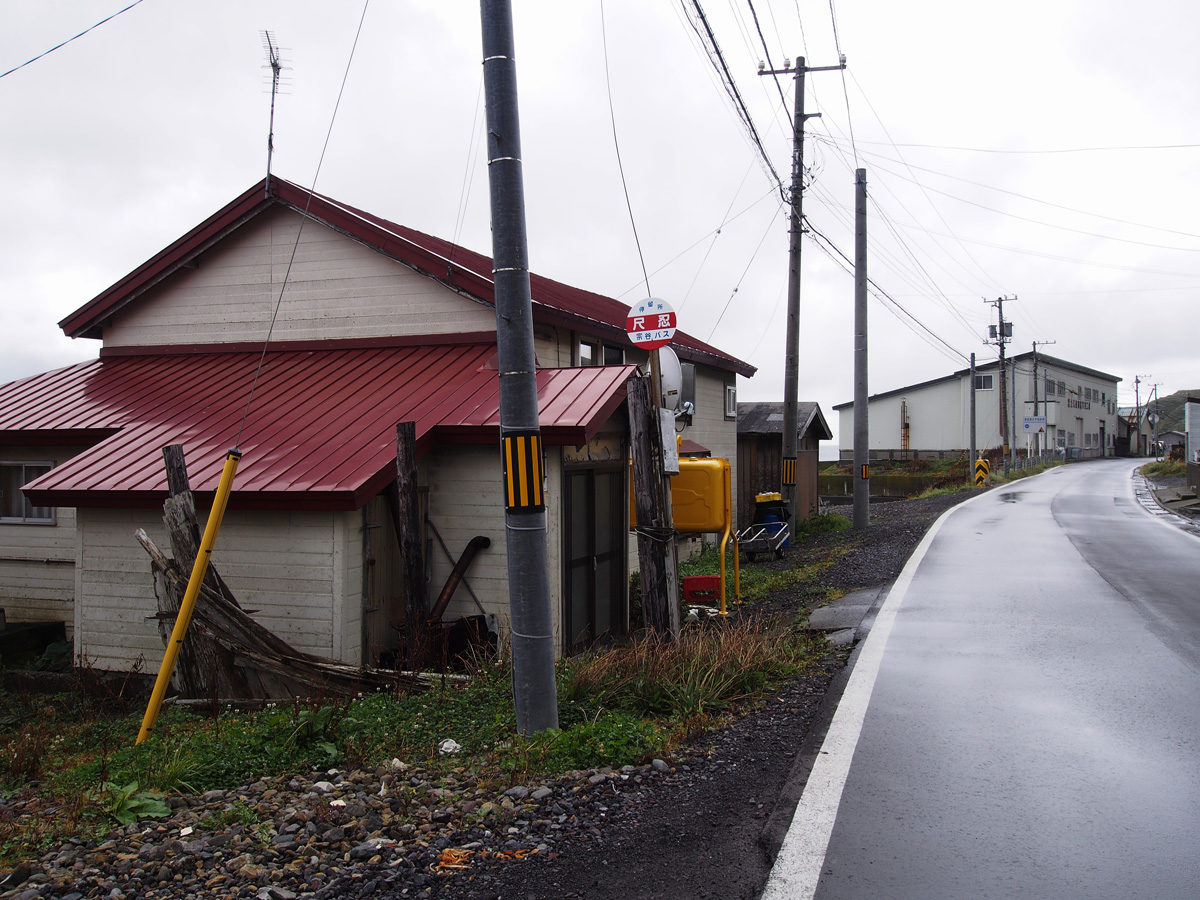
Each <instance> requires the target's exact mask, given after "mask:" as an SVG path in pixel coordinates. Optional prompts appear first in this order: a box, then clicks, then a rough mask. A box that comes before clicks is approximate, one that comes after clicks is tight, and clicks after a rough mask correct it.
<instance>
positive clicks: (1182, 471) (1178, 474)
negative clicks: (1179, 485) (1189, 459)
mask: <svg viewBox="0 0 1200 900" xmlns="http://www.w3.org/2000/svg"><path fill="white" fill-rule="evenodd" d="M1140 471H1141V473H1142V474H1143V475H1146V476H1148V477H1153V476H1158V477H1159V478H1185V477H1187V463H1186V462H1184V461H1183V460H1182V459H1163V460H1159V461H1158V462H1149V463H1146V464H1145V465H1144V466H1142V468H1141V470H1140Z"/></svg>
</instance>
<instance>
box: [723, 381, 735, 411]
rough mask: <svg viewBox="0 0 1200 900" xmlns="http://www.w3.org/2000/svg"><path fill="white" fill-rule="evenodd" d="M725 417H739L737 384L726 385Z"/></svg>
mask: <svg viewBox="0 0 1200 900" xmlns="http://www.w3.org/2000/svg"><path fill="white" fill-rule="evenodd" d="M725 418H727V419H736V418H737V385H733V384H727V385H725Z"/></svg>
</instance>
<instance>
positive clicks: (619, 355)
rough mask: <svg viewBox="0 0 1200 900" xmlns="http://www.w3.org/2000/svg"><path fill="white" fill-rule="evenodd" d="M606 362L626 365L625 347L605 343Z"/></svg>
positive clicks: (606, 363)
mask: <svg viewBox="0 0 1200 900" xmlns="http://www.w3.org/2000/svg"><path fill="white" fill-rule="evenodd" d="M604 364H605V365H606V366H623V365H625V348H624V347H612V346H609V345H608V344H605V345H604Z"/></svg>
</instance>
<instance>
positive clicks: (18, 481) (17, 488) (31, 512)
mask: <svg viewBox="0 0 1200 900" xmlns="http://www.w3.org/2000/svg"><path fill="white" fill-rule="evenodd" d="M50 467H51V463H48V462H3V463H0V522H43V523H49V524H51V525H53V524H54V507H52V506H34V505H33V504H32V503H30V502H29V500H28V498H27V497H26V496H25V494H24V493H22V492H21V486H22V485H25V484H28V483H29V482H31V481H33V480H34V479H35V478H37V477H38V476H40V475H45V474H46V473H47V472H49V471H50Z"/></svg>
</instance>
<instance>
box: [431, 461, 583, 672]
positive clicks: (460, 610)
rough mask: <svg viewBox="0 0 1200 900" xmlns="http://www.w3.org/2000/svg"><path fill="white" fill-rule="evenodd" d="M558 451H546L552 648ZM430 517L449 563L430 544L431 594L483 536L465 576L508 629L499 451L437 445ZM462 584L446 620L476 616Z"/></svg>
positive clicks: (558, 591) (558, 583) (557, 601)
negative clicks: (488, 543)
mask: <svg viewBox="0 0 1200 900" xmlns="http://www.w3.org/2000/svg"><path fill="white" fill-rule="evenodd" d="M561 457H562V453H561V451H560V450H559V449H558V448H557V447H547V448H546V509H547V516H546V521H547V533H546V568H547V571H548V572H549V581H550V608H551V614H552V622H553V628H554V636H555V641H554V647H555V653H558V652H559V650H560V648H561V646H562V640H561V634H560V631H561V628H562V625H561V622H562V615H561V613H562V531H561V528H562V524H561V521H560V519H561V510H562V459H561ZM427 459H428V468H427V470H426V471H427V478H428V485H429V519H430V521H431V522H432V523H433V524H434V526H436V528H437V530H438V531H439V532H440V533H441V535H442V539H443V540H445V542H446V546H447V547H448V548H449V549H450V553H451V554H452V555H453V556H454V559H449V558H447V556H446V554H445V553H444V552H443V551H442V549H441V547H440V546H439V545H438V542H437V540H436V538H434V539H433V542H432V545H431V546H432V550H431V555H432V566H431V570H432V573H433V575H432V579H431V582H430V594H431V595H432V596H434V597H436V596H437V594H438V593H439V592H440V591H441V589H442V585H443V584H445V582H446V578H447V576H449V574H450V572H451V570H452V569H453V568H454V563H455V562H456V561H457V559H458V555H459V554H460V553H462V551H463V549H464V548H465V547H466V546H467V544H468V542H470V540H471V538H473V537H475V535H478V534H482V535H486V536H487V537H488V538H490V539H491V542H492V545H491V547H489V548H488V549H487V550H482V551H480V552H479V554H478V555H476V557H475V561H474V562H473V563H472V565H471V568H470V569H468V570H467V574H466V578H465V579H464V580H465V581H466V582H468V583H469V584H470V586H471V588H472V589H473V590H474V592H475V595H476V596H477V597H478V598H479V601H480V603H481V604H482V606H483V610H484V611H485V612H486V613H488V614H492V615H495V616H496V619H497V621H498V623H499V626H500V630H501V633H507V632H508V629H509V624H510V623H509V612H508V563H507V558H506V542H505V530H504V498H503V495H502V493H501V484H502V481H501V467H500V451H499V448H498V447H494V446H492V445H490V444H489V445H485V446H479V447H474V446H467V447H453V446H440V447H438V448H437V450H436V451H435V452H434V453H431V454H430V455H429V456H428V457H427ZM479 613H480V609H479V607H478V606H476V605H475V601H474V600H473V599H472V598H471V594H470V592H469V591H468V590H467V588H466V585H465V584H464V585H459V588H458V591H457V592H456V593H455V594H454V599H453V600H452V601H451V603H450V606H449V607H448V608H447V610H446V615H445V618H446V620H447V621H451V620H454V619H456V618H458V617H459V616H473V615H478V614H479Z"/></svg>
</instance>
